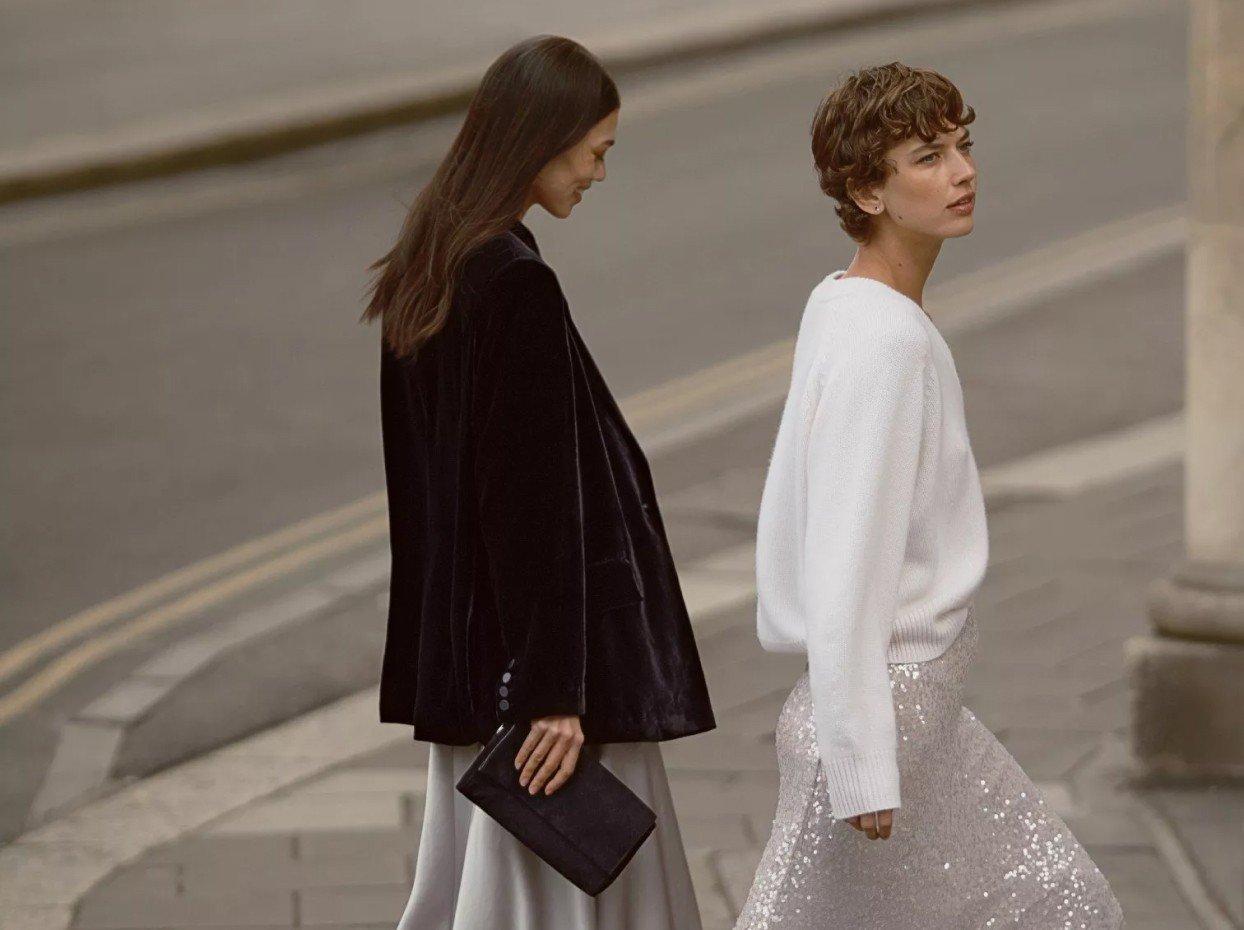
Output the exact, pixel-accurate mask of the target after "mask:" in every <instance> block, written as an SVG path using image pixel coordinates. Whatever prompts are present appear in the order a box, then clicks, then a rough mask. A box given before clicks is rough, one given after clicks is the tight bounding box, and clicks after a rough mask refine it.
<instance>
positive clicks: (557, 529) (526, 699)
mask: <svg viewBox="0 0 1244 930" xmlns="http://www.w3.org/2000/svg"><path fill="white" fill-rule="evenodd" d="M481 309H482V311H483V312H484V313H485V314H487V316H488V319H487V321H486V324H485V325H484V326H483V327H482V331H483V333H484V335H483V337H482V345H481V346H480V351H479V354H478V357H477V371H476V385H477V390H476V392H475V398H476V410H475V423H476V440H477V441H476V445H475V448H476V456H475V487H476V492H477V504H478V514H479V520H480V527H481V531H482V533H483V541H484V545H485V548H486V550H487V553H488V563H489V570H490V572H491V576H492V580H493V588H494V593H495V595H496V599H497V609H498V611H499V614H500V621H501V626H502V632H503V635H504V638H505V641H506V646H507V648H508V650H509V653H510V656H511V658H512V659H513V660H515V667H514V677H513V681H512V683H511V687H510V689H509V690H510V694H509V697H508V698H507V700H509V702H510V709H509V711H508V712H507V713H508V716H509V718H510V719H531V718H534V717H543V716H551V715H554V714H580V715H581V714H583V713H584V712H585V709H586V708H585V695H584V678H585V662H586V645H585V637H586V603H585V597H586V590H585V577H584V536H583V533H584V526H583V501H582V490H581V487H580V477H579V467H578V460H579V439H578V432H577V424H576V417H575V393H574V384H575V379H574V368H573V363H574V357H573V354H572V347H571V343H570V332H569V321H568V313H567V310H566V308H565V303H564V298H563V296H562V292H561V288H560V286H559V284H558V282H557V279H556V276H555V275H554V274H553V272H552V270H551V269H550V268H548V266H546V265H543V264H542V263H539V262H535V261H530V260H520V261H517V262H514V263H512V264H511V265H509V266H508V267H507V268H505V269H503V270H501V271H499V272H498V273H497V274H496V275H495V276H494V277H493V279H492V281H491V282H490V283H489V286H488V288H487V290H486V294H485V300H484V301H483V302H482V304H481Z"/></svg>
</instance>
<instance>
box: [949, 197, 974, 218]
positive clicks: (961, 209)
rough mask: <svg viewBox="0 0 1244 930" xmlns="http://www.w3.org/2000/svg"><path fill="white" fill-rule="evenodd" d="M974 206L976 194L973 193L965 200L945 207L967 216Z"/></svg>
mask: <svg viewBox="0 0 1244 930" xmlns="http://www.w3.org/2000/svg"><path fill="white" fill-rule="evenodd" d="M975 207H976V195H975V194H973V195H972V196H971V197H969V198H968V199H967V200H965V201H964V202H963V203H957V204H955V205H953V206H950V207H947V208H946V209H948V210H954V211H955V212H956V213H958V214H960V215H962V216H967V215H968V214H969V213H971V212H972V210H973V209H974V208H975Z"/></svg>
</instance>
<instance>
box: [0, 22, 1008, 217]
mask: <svg viewBox="0 0 1244 930" xmlns="http://www.w3.org/2000/svg"><path fill="white" fill-rule="evenodd" d="M1020 2H1022V0H844V2H842V3H840V4H838V5H836V6H834V7H833V8H830V9H827V8H826V4H825V2H824V0H783V8H782V9H778V10H775V9H774V8H773V7H774V5H775V2H774V0H771V2H770V3H768V4H765V5H764V6H763V7H761V6H757V5H755V4H740V5H738V6H736V7H733V8H729V9H725V10H722V11H720V12H717V13H714V15H713V16H712V18H711V21H710V22H706V21H705V19H706V17H704V15H703V11H697V14H696V15H694V16H692V15H683V16H681V17H679V18H676V19H673V20H666V21H663V22H661V23H657V24H655V25H649V26H643V27H639V28H633V29H631V30H629V31H621V32H615V33H612V34H609V35H601V36H585V37H582V39H581V41H583V42H584V43H585V44H586V45H588V46H589V47H590V48H591V49H592V50H593V51H594V52H596V54H597V55H598V56H599V57H600V58H601V60H602V61H603V62H604V63H605V65H606V66H607V67H608V68H609V69H610V71H611V72H612V73H613V74H614V75H615V76H621V75H624V74H632V73H635V72H637V71H642V70H644V69H646V68H652V67H656V66H659V65H665V64H671V63H674V62H680V61H692V60H695V59H696V58H701V57H705V56H708V55H712V54H717V53H721V52H730V51H738V50H742V49H747V48H753V47H756V46H759V45H763V44H765V43H770V42H777V41H781V40H783V39H792V38H798V37H801V36H811V35H816V34H819V33H827V32H832V31H835V30H838V29H844V28H850V27H855V26H860V25H864V24H869V23H878V22H883V21H886V20H892V19H897V18H901V17H904V16H909V15H911V14H914V13H918V12H921V11H924V10H928V9H959V8H970V7H976V6H995V5H1000V4H1002V3H1020ZM489 63H490V60H489V61H481V62H477V63H475V64H473V65H470V66H467V67H463V68H459V69H454V70H452V71H443V72H440V73H437V74H406V75H396V76H391V77H387V78H384V79H381V80H377V81H374V82H369V83H366V84H355V85H352V86H348V87H338V88H324V87H318V88H315V89H314V90H313V91H312V92H310V93H305V94H301V95H298V96H296V97H294V96H289V95H286V96H274V97H270V98H266V99H264V100H260V101H257V102H255V103H254V104H253V105H251V106H249V107H247V108H245V109H244V110H243V111H242V112H234V113H232V114H229V115H224V116H217V117H213V116H210V115H209V116H206V117H200V118H198V119H194V120H188V121H183V122H176V123H173V122H169V123H161V124H156V125H148V126H145V127H140V128H138V129H137V130H135V129H130V130H126V131H124V132H122V133H117V134H113V135H111V136H101V137H96V138H94V139H92V140H90V141H89V142H88V143H86V144H82V143H77V144H75V143H68V144H66V143H63V142H62V143H53V144H50V145H47V146H45V147H43V148H39V149H32V150H27V151H25V152H20V153H15V154H14V153H10V154H8V155H4V156H0V204H4V203H9V202H13V201H18V200H23V199H27V198H33V197H41V196H47V195H50V194H55V193H65V192H69V191H77V190H85V189H88V188H93V187H100V186H103V185H107V184H115V183H118V182H123V181H135V180H139V179H142V178H150V177H158V176H163V175H169V174H176V173H179V172H184V171H191V170H195V169H198V168H205V167H210V166H213V165H222V164H235V163H239V162H245V161H252V160H255V159H259V158H263V157H266V156H271V155H276V154H280V153H282V152H289V151H293V150H295V149H300V148H305V147H308V146H311V145H315V144H319V143H324V142H330V141H333V140H336V139H342V138H347V137H350V136H354V135H359V134H362V133H366V132H370V131H373V130H377V129H381V128H385V127H391V126H396V125H401V124H405V123H417V122H420V121H422V120H427V119H431V118H433V117H436V116H442V115H445V114H448V113H452V112H456V111H459V110H461V109H463V108H464V107H465V106H466V104H467V103H468V102H469V100H470V98H471V95H472V94H473V93H474V91H475V87H476V85H477V83H478V81H479V78H480V76H481V75H482V74H483V72H484V70H485V69H486V68H487V66H488V64H489Z"/></svg>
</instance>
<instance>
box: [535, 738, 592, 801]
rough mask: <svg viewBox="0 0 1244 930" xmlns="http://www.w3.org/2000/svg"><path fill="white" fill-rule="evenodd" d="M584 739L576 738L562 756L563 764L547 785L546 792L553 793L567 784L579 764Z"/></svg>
mask: <svg viewBox="0 0 1244 930" xmlns="http://www.w3.org/2000/svg"><path fill="white" fill-rule="evenodd" d="M582 744H583V741H582V740H574V741H572V742H571V744H570V748H569V749H567V750H566V754H565V755H564V756H562V764H561V765H559V766H558V767H557V772H556V774H554V776H553V778H552V780H551V781H550V782H549V783H548V784H547V785H546V786H545V788H544V793H545V794H546V795H549V794H552V793H553V792H554V791H556V790H557V789H558V788H560V787H561V786H562V785H564V784H566V782H567V780H569V778H570V776H571V775H573V774H574V770H575V766H576V765H578V764H579V750H580V748H581V747H582Z"/></svg>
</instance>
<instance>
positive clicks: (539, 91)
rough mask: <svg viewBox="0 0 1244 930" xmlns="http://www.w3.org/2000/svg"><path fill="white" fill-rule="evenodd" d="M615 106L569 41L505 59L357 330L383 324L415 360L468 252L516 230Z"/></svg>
mask: <svg viewBox="0 0 1244 930" xmlns="http://www.w3.org/2000/svg"><path fill="white" fill-rule="evenodd" d="M618 107H619V97H618V89H617V87H616V86H615V84H614V82H613V79H612V78H610V76H609V75H608V73H606V71H605V69H604V66H603V65H601V63H600V62H599V61H598V60H597V59H596V57H595V56H594V55H592V53H591V52H589V51H588V50H587V49H585V48H584V47H583V46H582V45H580V44H579V43H577V42H574V41H573V40H571V39H565V38H562V37H560V36H550V35H540V36H533V37H532V38H529V39H525V40H523V41H522V42H519V43H518V44H517V45H515V46H513V47H512V48H509V49H507V50H506V51H505V52H503V53H502V54H501V56H500V57H499V58H498V59H497V60H496V61H494V62H493V63H492V65H491V66H490V67H489V68H488V70H487V72H485V74H484V77H483V80H482V81H481V82H480V85H479V87H478V88H477V89H476V91H475V95H474V96H473V97H472V98H471V103H470V106H469V107H468V108H467V114H466V118H465V120H464V121H463V123H462V128H461V129H460V130H459V131H458V135H457V138H455V139H454V142H453V145H451V146H450V147H449V151H448V153H446V155H445V157H444V159H442V161H441V163H440V166H439V167H438V168H437V169H436V173H435V174H433V176H432V179H431V180H430V181H429V182H428V183H427V184H426V185H425V186H424V188H423V190H422V191H420V193H419V196H418V198H417V199H416V200H415V202H414V205H413V206H412V207H411V208H410V211H409V212H408V213H407V215H406V220H405V222H404V223H403V224H402V231H401V234H400V235H399V237H398V240H397V243H396V244H395V245H394V246H393V248H391V249H390V250H389V251H388V252H387V253H386V254H385V255H384V256H382V257H381V258H379V259H377V260H376V261H375V262H373V263H372V264H371V265H370V266H369V267H368V270H370V271H377V270H378V271H379V273H378V274H377V275H376V277H375V280H374V281H373V283H372V285H371V287H370V294H371V297H370V300H369V303H368V305H367V309H366V310H364V311H363V315H362V317H361V318H360V322H371V321H372V320H374V319H376V318H377V317H379V318H380V320H381V329H382V334H383V337H384V340H385V342H386V343H387V344H388V345H389V347H390V348H391V349H392V350H393V351H394V352H395V353H396V354H397V355H399V356H406V355H414V354H415V353H416V351H417V349H418V348H419V346H420V345H421V344H423V343H424V342H425V341H427V340H428V339H429V338H431V337H432V336H433V335H435V334H436V333H437V332H439V331H440V330H441V328H442V327H443V326H444V325H445V322H446V320H447V319H448V317H449V313H450V309H451V307H452V304H453V297H454V290H455V287H456V285H457V282H458V279H459V276H460V275H461V272H462V269H463V266H464V265H465V264H466V261H467V258H468V257H469V256H470V254H471V252H472V251H473V250H474V249H475V248H477V247H478V246H479V245H481V244H482V243H483V242H485V241H487V240H488V239H490V238H492V237H493V236H495V235H497V234H499V233H502V232H504V231H506V230H507V229H509V228H510V227H511V226H513V225H514V224H515V223H516V222H517V221H518V219H519V218H520V216H521V215H522V212H523V208H524V207H525V206H526V198H527V194H528V191H529V190H530V188H531V184H532V182H533V181H534V180H535V178H536V175H537V174H539V173H540V170H541V169H542V168H543V167H544V166H545V165H546V164H547V163H548V162H549V160H550V159H552V158H553V157H555V156H556V155H559V154H560V153H562V152H564V151H565V150H566V149H568V148H570V147H571V146H572V145H574V144H575V143H576V142H578V141H579V140H580V139H582V138H583V137H584V136H585V135H587V133H588V130H590V129H591V128H592V127H593V126H595V125H596V124H597V123H599V122H600V121H601V120H602V119H604V118H605V117H606V116H608V115H609V114H610V113H612V112H613V111H614V110H616V109H618Z"/></svg>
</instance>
